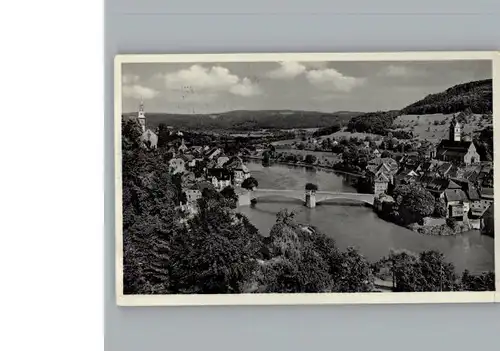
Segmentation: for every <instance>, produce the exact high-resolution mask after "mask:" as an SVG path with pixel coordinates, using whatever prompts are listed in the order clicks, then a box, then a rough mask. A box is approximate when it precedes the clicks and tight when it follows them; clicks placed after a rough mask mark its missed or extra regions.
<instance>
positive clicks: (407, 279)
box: [122, 123, 494, 294]
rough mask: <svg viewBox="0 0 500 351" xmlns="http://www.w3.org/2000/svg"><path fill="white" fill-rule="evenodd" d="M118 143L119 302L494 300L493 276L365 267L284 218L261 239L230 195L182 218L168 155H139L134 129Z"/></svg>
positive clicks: (351, 252) (437, 256) (400, 258)
mask: <svg viewBox="0 0 500 351" xmlns="http://www.w3.org/2000/svg"><path fill="white" fill-rule="evenodd" d="M122 135H123V139H122V151H123V154H122V157H123V250H124V261H123V272H124V294H239V293H321V292H339V293H354V292H377V291H380V286H381V285H382V286H384V285H385V286H387V285H389V286H394V287H393V288H391V289H390V290H391V291H406V292H411V291H460V290H461V291H491V290H494V274H493V272H484V273H479V272H478V273H477V274H475V275H471V274H470V273H469V272H467V271H465V272H463V273H457V272H455V268H454V266H453V265H452V264H450V263H448V262H446V260H445V257H444V255H443V254H442V253H440V252H437V251H426V252H422V253H418V254H417V253H406V252H399V251H394V252H391V253H390V255H388V256H387V257H384V258H382V259H381V260H379V261H377V262H369V261H367V260H366V258H365V257H364V256H363V255H362V254H361V253H360V252H359V251H358V250H357V249H356V248H348V249H346V250H340V249H339V248H338V247H337V246H336V243H335V240H334V239H332V238H329V237H328V236H326V235H325V234H324V233H322V232H321V231H319V230H318V229H317V228H315V227H313V226H310V225H306V226H304V225H302V224H298V223H296V221H295V219H294V213H293V212H290V211H288V210H287V209H283V210H281V211H280V212H279V213H278V214H277V216H276V222H275V224H274V225H273V227H272V228H271V230H270V233H269V236H267V237H264V236H263V235H262V234H261V233H260V232H259V231H258V229H257V228H256V227H255V226H254V225H253V224H252V223H251V222H250V221H249V220H248V218H247V217H246V216H244V215H242V214H240V213H237V212H236V211H235V208H236V201H237V199H235V198H234V196H233V193H232V192H230V191H228V192H218V191H216V190H215V189H213V188H211V187H207V188H205V189H204V190H203V191H202V196H201V198H199V199H198V200H197V202H198V208H199V211H198V212H197V213H196V214H194V215H192V216H188V217H186V216H185V214H183V212H182V211H181V210H180V209H179V203H180V202H181V201H182V187H181V186H180V182H181V178H180V177H179V176H178V175H176V174H172V173H171V172H170V169H169V166H168V161H169V159H170V158H171V157H172V156H171V154H170V153H169V152H168V149H167V148H165V147H159V148H157V149H154V150H147V149H144V148H142V147H140V142H139V136H140V133H139V131H138V130H136V128H135V125H134V124H130V123H124V124H123V128H122ZM386 276H390V277H392V278H391V281H392V283H388V282H387V277H386Z"/></svg>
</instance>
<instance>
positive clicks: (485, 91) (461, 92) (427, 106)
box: [401, 79, 493, 115]
mask: <svg viewBox="0 0 500 351" xmlns="http://www.w3.org/2000/svg"><path fill="white" fill-rule="evenodd" d="M492 108H493V85H492V79H485V80H478V81H474V82H468V83H464V84H458V85H455V86H453V87H451V88H449V89H446V90H445V91H443V92H441V93H437V94H430V95H427V96H426V97H425V98H423V99H422V100H419V101H417V102H415V103H413V104H411V105H409V106H407V107H405V108H404V109H402V110H401V114H405V115H417V114H422V115H425V114H434V113H443V114H448V113H455V112H461V111H465V110H467V109H470V111H471V112H472V113H491V112H492Z"/></svg>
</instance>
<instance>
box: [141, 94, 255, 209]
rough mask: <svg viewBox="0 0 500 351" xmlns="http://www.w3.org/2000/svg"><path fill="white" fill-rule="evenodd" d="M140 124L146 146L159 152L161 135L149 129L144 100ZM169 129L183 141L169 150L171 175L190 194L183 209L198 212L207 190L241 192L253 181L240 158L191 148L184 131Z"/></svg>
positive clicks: (194, 146)
mask: <svg viewBox="0 0 500 351" xmlns="http://www.w3.org/2000/svg"><path fill="white" fill-rule="evenodd" d="M136 121H137V123H138V124H139V126H140V128H141V129H142V135H141V141H142V143H143V145H144V146H145V147H146V148H148V149H156V148H157V144H158V133H156V132H155V131H153V130H151V129H150V128H148V127H147V124H146V114H145V112H144V103H143V101H142V100H141V103H140V105H139V110H138V113H137V118H136ZM167 128H168V129H170V135H173V134H175V136H176V137H177V139H180V140H181V141H180V144H178V145H171V146H170V148H169V149H168V152H169V153H170V154H171V155H172V158H171V159H170V160H169V161H168V167H169V172H170V173H171V174H178V175H180V176H181V179H182V191H183V193H184V194H186V201H185V203H182V204H181V209H183V210H185V211H189V212H191V213H194V212H196V210H197V208H196V205H197V200H198V199H199V198H200V197H201V195H202V192H203V190H204V189H206V188H215V189H216V190H218V191H221V190H222V189H224V188H226V187H228V186H233V187H235V188H238V187H240V186H241V184H242V183H243V181H244V180H245V179H247V178H249V177H250V171H249V170H248V168H247V167H246V166H245V164H244V163H243V160H242V159H241V158H240V157H238V156H233V157H227V156H226V155H224V151H223V149H221V148H218V147H209V146H206V145H205V146H199V145H193V146H187V145H186V143H185V141H184V134H183V133H182V132H181V131H175V130H174V128H172V127H167Z"/></svg>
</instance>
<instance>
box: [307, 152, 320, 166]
mask: <svg viewBox="0 0 500 351" xmlns="http://www.w3.org/2000/svg"><path fill="white" fill-rule="evenodd" d="M316 161H317V157H316V156H314V155H310V154H308V155H306V158H305V160H304V162H305V163H308V164H310V165H312V164H313V163H315V162H316Z"/></svg>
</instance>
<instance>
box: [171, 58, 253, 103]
mask: <svg viewBox="0 0 500 351" xmlns="http://www.w3.org/2000/svg"><path fill="white" fill-rule="evenodd" d="M164 81H165V86H166V87H167V89H170V90H176V91H184V92H185V93H186V94H206V93H209V94H213V93H214V92H228V93H231V94H233V95H239V96H253V95H257V94H260V89H259V87H258V85H257V84H255V83H253V82H252V81H251V80H250V79H249V78H247V77H245V78H243V79H241V78H240V77H238V76H237V75H236V74H233V73H231V72H230V71H229V70H228V69H227V68H225V67H221V66H212V67H210V68H205V67H203V66H200V65H193V66H191V67H189V68H188V69H182V70H179V71H177V72H173V73H168V74H166V75H164Z"/></svg>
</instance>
